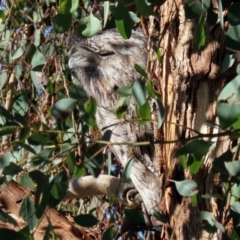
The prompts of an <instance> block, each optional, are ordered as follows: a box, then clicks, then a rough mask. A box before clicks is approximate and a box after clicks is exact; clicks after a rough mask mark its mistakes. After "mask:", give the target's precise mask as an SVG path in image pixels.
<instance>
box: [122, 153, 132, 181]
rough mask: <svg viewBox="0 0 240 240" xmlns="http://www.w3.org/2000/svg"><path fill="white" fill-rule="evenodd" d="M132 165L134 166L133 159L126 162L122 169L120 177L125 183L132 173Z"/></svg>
mask: <svg viewBox="0 0 240 240" xmlns="http://www.w3.org/2000/svg"><path fill="white" fill-rule="evenodd" d="M133 164H134V158H131V159H129V160H128V162H127V164H126V166H125V167H124V170H123V175H122V176H123V179H124V180H125V181H128V179H130V174H131V171H132V166H133Z"/></svg>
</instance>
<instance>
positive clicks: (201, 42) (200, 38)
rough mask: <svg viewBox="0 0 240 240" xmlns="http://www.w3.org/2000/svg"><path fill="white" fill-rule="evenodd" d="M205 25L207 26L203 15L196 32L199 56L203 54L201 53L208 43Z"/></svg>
mask: <svg viewBox="0 0 240 240" xmlns="http://www.w3.org/2000/svg"><path fill="white" fill-rule="evenodd" d="M205 25H206V24H205V19H204V15H201V17H200V18H199V19H198V22H197V27H196V32H195V38H196V42H197V47H198V54H199V55H200V54H201V51H202V50H203V48H204V46H205V43H206V32H205Z"/></svg>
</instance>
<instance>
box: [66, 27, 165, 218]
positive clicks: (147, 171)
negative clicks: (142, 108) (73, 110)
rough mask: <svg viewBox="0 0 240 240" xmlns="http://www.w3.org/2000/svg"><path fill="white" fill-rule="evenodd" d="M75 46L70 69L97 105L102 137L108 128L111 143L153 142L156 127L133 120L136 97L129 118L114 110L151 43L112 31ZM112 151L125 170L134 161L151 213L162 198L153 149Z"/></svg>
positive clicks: (120, 147)
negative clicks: (124, 36)
mask: <svg viewBox="0 0 240 240" xmlns="http://www.w3.org/2000/svg"><path fill="white" fill-rule="evenodd" d="M73 45H74V47H75V50H76V52H75V53H74V54H73V55H72V57H71V58H70V60H69V67H70V69H72V70H73V71H74V73H75V76H76V77H77V79H78V80H79V81H81V83H82V85H83V87H84V89H85V91H86V92H87V94H88V95H89V96H92V97H93V98H94V99H96V101H97V102H98V109H97V113H96V122H97V125H98V127H99V129H100V130H101V132H102V134H104V132H105V131H107V130H110V131H111V132H112V134H111V142H139V141H152V140H153V123H148V124H147V125H144V126H143V125H140V124H139V122H138V121H134V119H136V118H137V117H136V114H135V105H134V101H133V99H132V100H131V103H130V106H129V108H128V111H127V114H126V116H125V119H120V120H119V119H118V118H117V117H116V115H115V113H114V106H115V105H116V103H117V101H118V99H119V95H118V94H117V93H116V90H117V89H118V88H119V87H123V86H132V84H133V83H134V81H135V80H136V79H137V78H139V77H140V75H139V74H138V73H137V71H136V70H135V68H134V64H136V63H137V64H139V65H141V66H144V67H146V63H147V39H146V37H145V36H144V34H143V32H142V31H141V30H137V31H133V32H132V37H131V38H130V39H129V40H124V39H123V38H122V37H121V36H120V35H119V33H118V32H117V30H116V29H113V30H108V31H105V32H102V33H100V34H98V35H95V36H93V37H91V38H87V39H83V40H80V39H78V38H77V39H73ZM111 150H112V152H113V153H114V154H115V155H116V157H117V158H118V160H119V161H120V162H121V164H122V165H123V166H125V165H126V164H127V162H128V160H129V159H131V158H134V160H135V161H134V164H133V167H132V171H131V174H130V177H131V179H132V181H133V183H134V185H135V187H136V188H137V190H138V191H139V193H140V195H141V197H142V199H143V202H144V204H145V206H146V209H147V211H148V213H149V214H152V213H153V211H154V210H155V209H156V208H157V204H158V203H159V202H160V197H161V190H160V184H159V175H158V174H159V171H158V167H157V166H155V165H157V161H156V159H155V160H154V158H155V152H154V146H147V147H136V148H132V147H130V146H128V145H113V146H111ZM154 164H155V165H154Z"/></svg>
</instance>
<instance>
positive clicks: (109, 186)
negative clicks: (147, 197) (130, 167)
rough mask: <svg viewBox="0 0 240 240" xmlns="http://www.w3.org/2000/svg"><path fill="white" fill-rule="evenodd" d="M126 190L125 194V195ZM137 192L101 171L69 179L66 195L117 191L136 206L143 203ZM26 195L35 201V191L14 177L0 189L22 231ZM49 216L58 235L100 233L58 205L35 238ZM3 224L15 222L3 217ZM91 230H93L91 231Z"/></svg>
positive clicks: (1, 199)
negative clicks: (81, 222)
mask: <svg viewBox="0 0 240 240" xmlns="http://www.w3.org/2000/svg"><path fill="white" fill-rule="evenodd" d="M126 190H127V192H126V196H122V194H123V193H124V191H126ZM134 193H135V189H133V188H131V187H130V186H129V185H128V184H126V183H123V182H122V181H121V179H118V178H116V177H113V176H109V175H100V176H99V177H98V178H94V177H93V176H85V177H82V178H76V179H72V180H70V182H69V188H68V192H67V196H66V197H65V198H66V199H76V198H84V197H90V196H97V195H115V196H116V197H117V198H118V199H119V201H121V202H122V203H124V204H125V205H127V206H128V207H131V208H135V207H137V206H139V205H140V204H141V203H140V202H139V200H140V199H139V197H140V196H139V194H136V193H135V194H134ZM27 195H29V197H30V199H31V200H32V201H34V198H35V195H34V193H32V192H31V191H30V190H29V189H27V188H26V187H24V186H21V185H20V184H18V183H16V182H14V181H10V182H9V184H8V186H7V187H6V188H4V189H2V191H1V194H0V206H1V208H2V209H3V210H4V211H5V212H6V213H8V214H9V215H10V216H11V217H13V218H14V220H15V221H16V222H17V223H18V227H15V228H14V230H15V231H19V230H21V229H23V228H24V227H25V226H26V225H25V222H24V220H23V219H22V218H21V217H20V216H19V211H20V207H21V203H22V200H23V198H24V197H26V196H27ZM48 218H49V219H50V221H51V225H52V227H53V230H54V232H55V234H56V236H57V239H64V240H65V239H73V240H75V239H89V240H90V239H95V238H96V237H97V236H96V235H95V234H96V233H97V232H96V231H90V230H87V229H86V228H82V227H79V226H77V225H76V224H74V220H73V219H72V217H71V216H70V215H69V216H66V217H64V216H63V215H61V214H60V213H59V212H57V211H56V210H55V209H52V208H47V209H46V211H45V214H44V216H43V217H42V219H41V223H40V225H39V226H37V227H36V228H35V229H34V230H33V235H34V239H35V240H40V239H43V238H44V234H45V232H46V229H47V227H48V226H49V222H48ZM126 226H128V225H127V224H125V227H126ZM0 228H8V229H12V228H13V225H12V224H10V223H7V222H6V223H5V222H2V221H0ZM90 232H91V234H89V233H90Z"/></svg>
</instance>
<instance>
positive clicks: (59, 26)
mask: <svg viewBox="0 0 240 240" xmlns="http://www.w3.org/2000/svg"><path fill="white" fill-rule="evenodd" d="M71 24H72V14H70V13H67V14H62V13H59V14H57V15H56V16H54V17H53V29H54V31H55V32H57V33H64V32H66V31H67V30H68V29H69V28H70V27H71Z"/></svg>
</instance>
